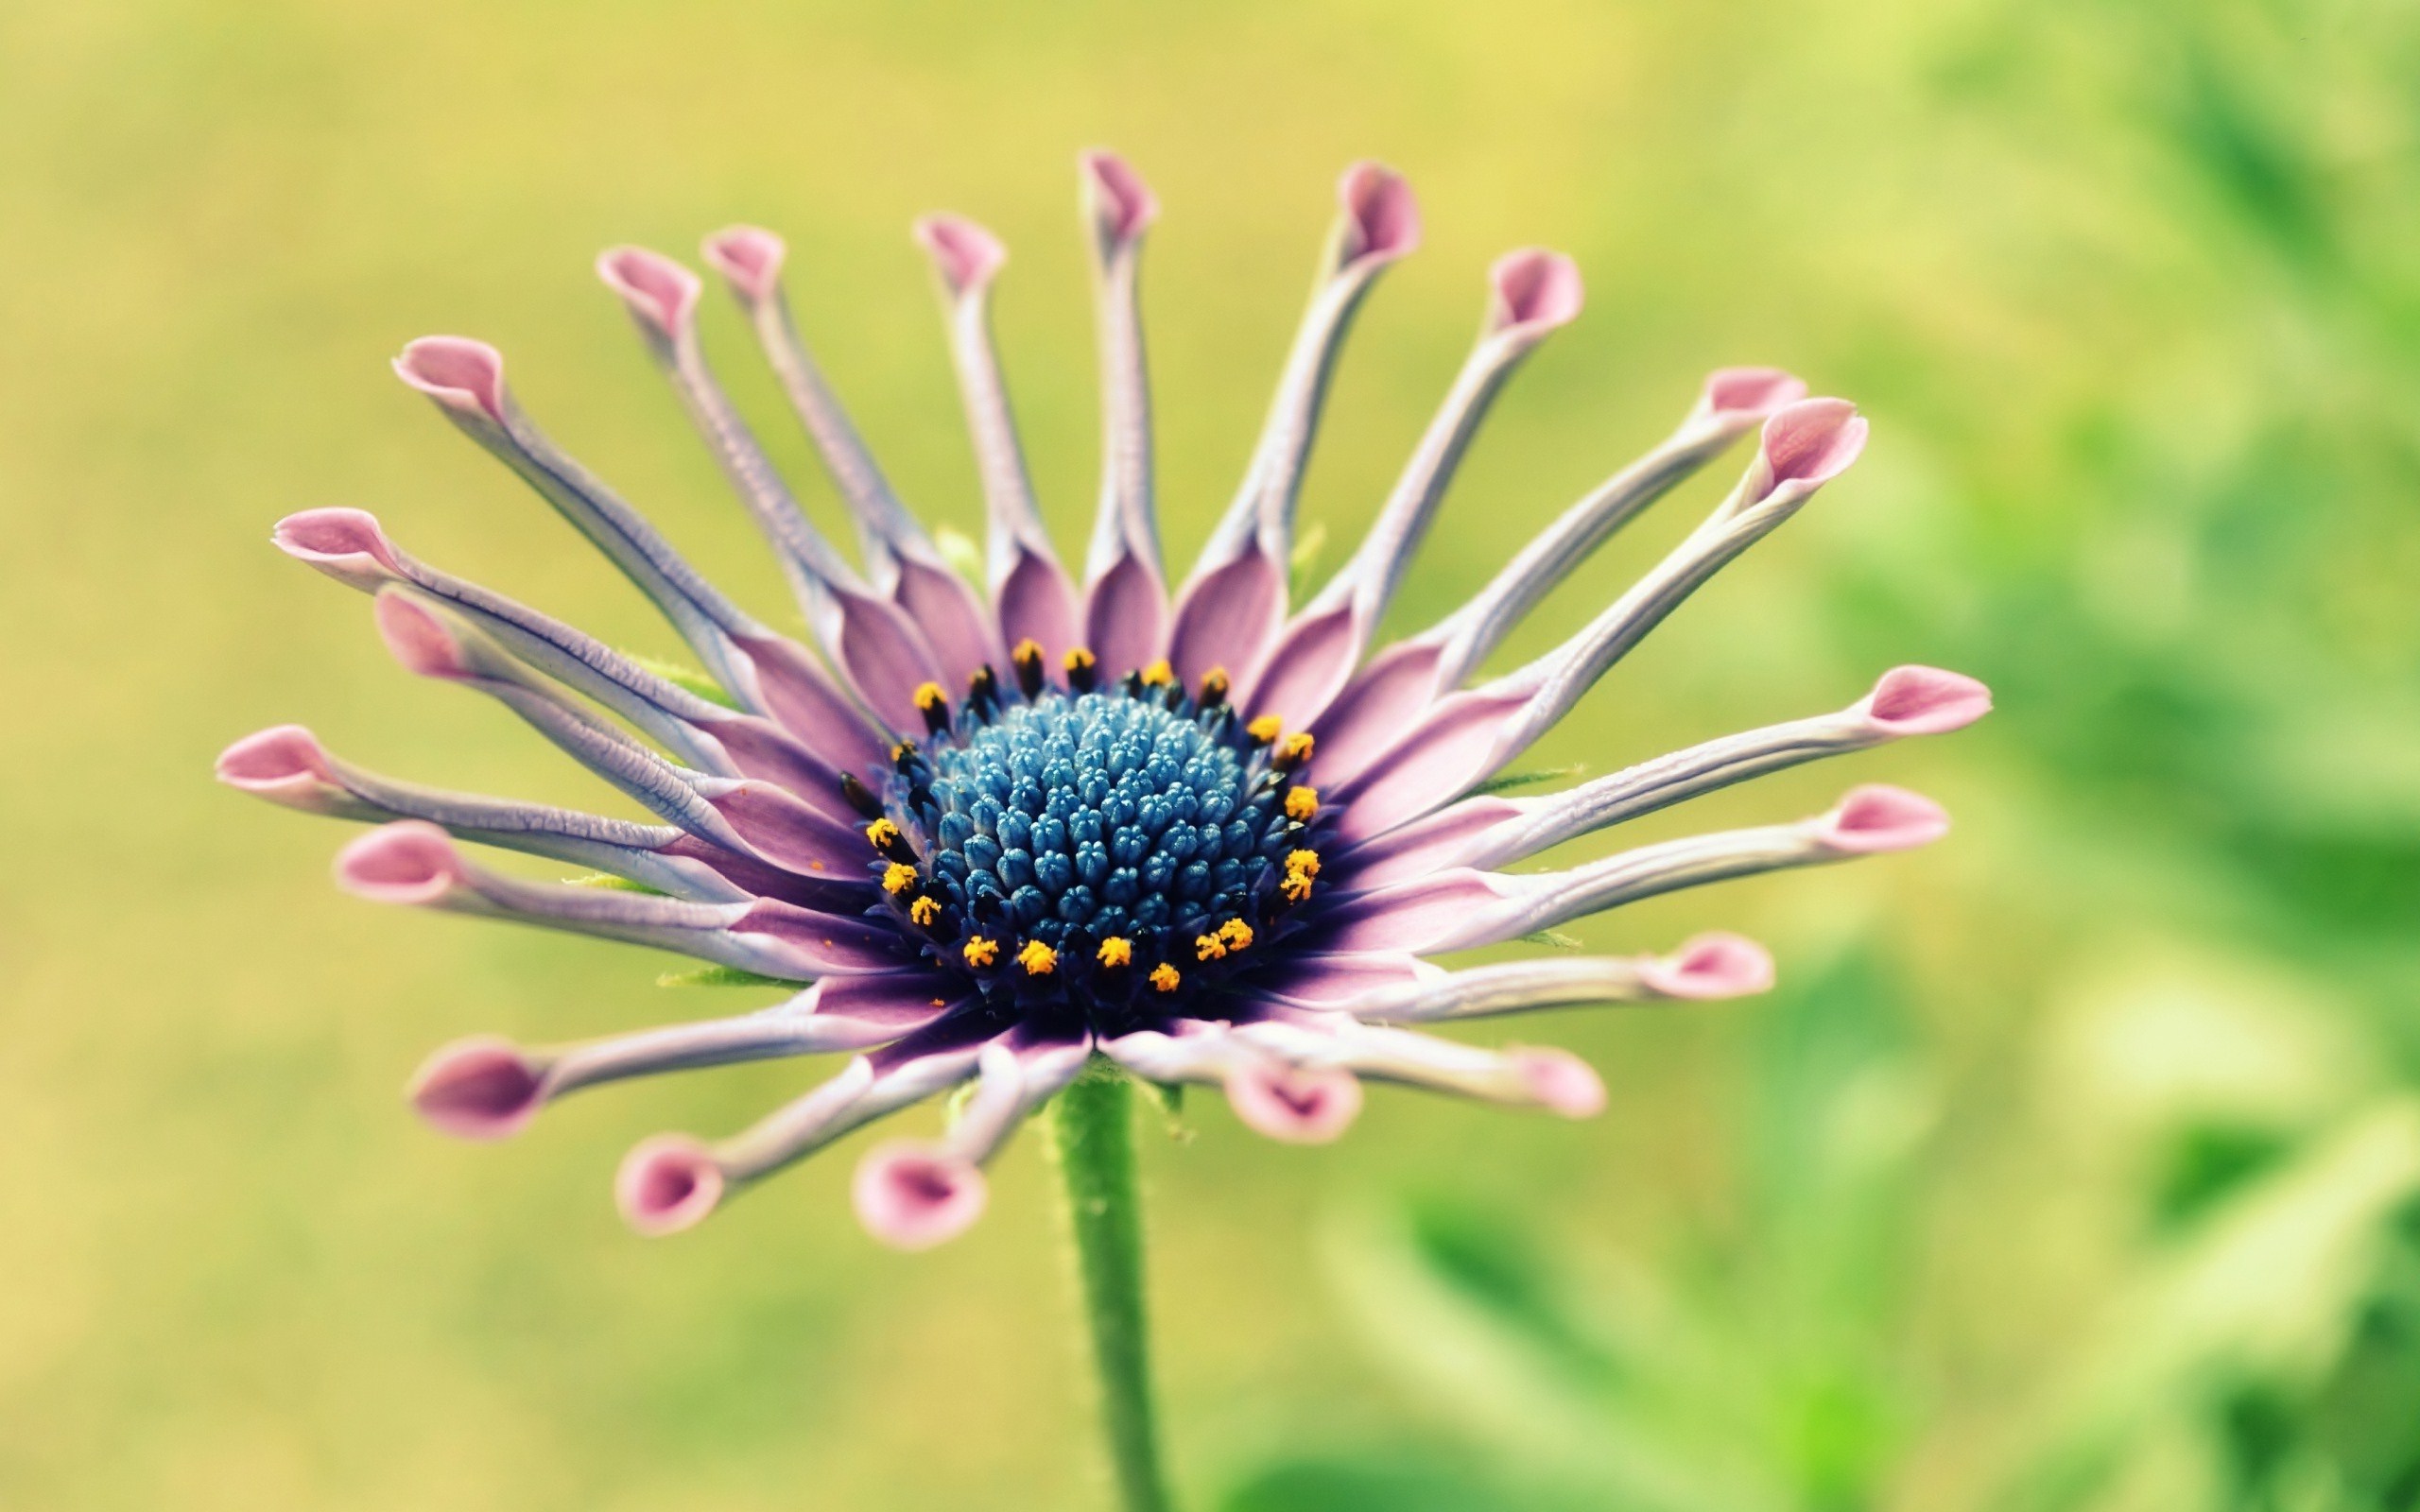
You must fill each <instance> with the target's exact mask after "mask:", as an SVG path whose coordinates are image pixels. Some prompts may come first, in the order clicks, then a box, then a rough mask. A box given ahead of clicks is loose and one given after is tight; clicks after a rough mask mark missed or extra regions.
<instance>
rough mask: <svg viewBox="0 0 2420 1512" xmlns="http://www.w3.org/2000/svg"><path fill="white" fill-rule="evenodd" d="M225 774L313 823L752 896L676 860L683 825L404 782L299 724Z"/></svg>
mask: <svg viewBox="0 0 2420 1512" xmlns="http://www.w3.org/2000/svg"><path fill="white" fill-rule="evenodd" d="M217 775H218V780H219V781H220V782H225V783H226V784H227V785H229V786H230V787H233V788H235V789H236V790H238V791H239V792H245V793H250V794H251V795H252V796H253V797H255V798H260V799H267V800H268V801H269V802H272V803H276V804H279V805H281V806H283V807H285V808H291V809H298V810H301V811H302V812H303V813H306V814H319V815H323V816H328V817H331V818H339V819H353V820H358V821H364V822H369V823H377V824H384V823H388V822H390V821H392V820H396V819H421V820H425V821H426V822H428V823H431V824H435V825H438V826H440V827H441V828H442V829H443V830H444V831H445V832H446V833H448V834H451V835H453V836H454V837H456V838H457V839H462V840H471V841H475V842H476V843H478V844H481V845H493V846H500V847H502V848H504V849H506V850H510V851H527V852H528V853H529V854H531V855H541V856H548V857H551V858H553V859H555V860H558V861H566V862H569V863H571V864H573V865H575V866H580V867H586V868H591V869H594V870H597V871H604V872H610V873H612V874H613V875H614V876H617V877H622V878H625V879H627V880H629V881H631V882H636V883H640V884H642V885H647V886H649V887H653V888H655V889H656V890H657V891H659V892H665V893H669V894H671V895H673V896H675V897H679V898H689V899H693V900H696V901H698V902H732V901H735V900H737V899H740V898H744V897H746V896H747V894H746V893H745V892H744V891H742V890H741V889H740V888H739V887H737V886H735V885H733V884H731V883H730V882H728V881H726V880H724V878H723V877H722V876H721V874H719V873H718V872H717V871H716V870H715V869H714V868H713V867H712V865H711V864H709V863H708V862H707V861H705V860H701V859H698V858H692V857H687V856H680V855H674V854H669V853H667V852H668V851H669V850H670V848H671V847H673V846H674V845H675V844H676V843H678V842H679V841H680V840H681V839H682V838H683V835H684V833H686V832H684V831H683V830H681V829H680V828H679V827H677V826H674V825H661V824H637V823H633V822H631V820H628V819H615V818H608V817H605V816H602V815H596V814H581V813H579V812H577V811H575V810H570V809H557V808H549V807H547V806H545V805H544V804H538V803H520V802H515V801H512V800H510V799H494V798H484V797H480V796H478V795H476V794H470V793H448V792H444V791H441V790H440V789H437V788H429V787H421V786H418V785H416V784H413V783H409V782H396V781H395V780H394V779H392V778H389V777H381V776H379V775H378V774H376V773H374V772H370V771H366V770H364V769H362V768H361V767H358V766H355V765H352V764H351V763H349V762H342V761H339V760H337V758H336V757H335V756H333V755H331V754H329V752H328V751H327V749H326V747H322V746H321V745H320V742H319V740H318V738H317V737H316V736H314V735H313V734H312V733H311V732H310V731H309V730H305V729H303V728H302V726H300V725H280V726H277V727H275V728H274V729H270V730H262V731H260V732H259V733H257V734H253V735H248V736H246V737H245V738H243V739H242V740H239V741H237V742H236V743H235V744H234V745H233V746H230V747H227V749H226V751H225V752H223V753H222V754H221V755H220V756H219V758H218V767H217ZM714 849H715V850H716V851H719V850H720V848H719V847H717V848H714ZM735 858H736V857H735ZM717 859H718V858H717Z"/></svg>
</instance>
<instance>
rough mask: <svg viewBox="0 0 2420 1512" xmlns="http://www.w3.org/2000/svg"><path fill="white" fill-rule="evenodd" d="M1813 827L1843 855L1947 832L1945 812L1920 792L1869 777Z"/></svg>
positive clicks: (1909, 845)
mask: <svg viewBox="0 0 2420 1512" xmlns="http://www.w3.org/2000/svg"><path fill="white" fill-rule="evenodd" d="M1814 830H1815V833H1816V834H1817V836H1818V837H1819V838H1820V839H1822V840H1823V841H1824V843H1826V844H1828V845H1829V846H1831V847H1832V848H1833V849H1834V850H1835V851H1839V852H1841V853H1842V854H1844V855H1879V854H1882V853H1883V852H1885V851H1912V850H1914V849H1915V848H1916V847H1918V846H1924V845H1930V844H1932V843H1933V842H1934V841H1935V840H1938V839H1940V838H1941V837H1942V836H1943V835H1945V834H1947V833H1949V815H1948V814H1947V813H1946V812H1945V811H1944V810H1943V808H1942V806H1941V805H1940V804H1938V803H1935V802H1934V801H1933V800H1932V799H1928V798H1926V797H1925V796H1924V795H1923V794H1921V793H1910V792H1909V791H1908V790H1907V789H1906V788H1904V787H1889V786H1885V785H1882V784H1880V783H1875V784H1872V785H1869V786H1865V787H1860V788H1857V789H1855V790H1853V791H1851V792H1850V793H1849V795H1848V796H1847V797H1846V798H1843V799H1841V801H1840V803H1839V804H1838V806H1836V807H1835V808H1833V809H1832V811H1831V812H1830V813H1828V814H1825V815H1824V816H1823V817H1821V818H1820V819H1817V820H1816V821H1814Z"/></svg>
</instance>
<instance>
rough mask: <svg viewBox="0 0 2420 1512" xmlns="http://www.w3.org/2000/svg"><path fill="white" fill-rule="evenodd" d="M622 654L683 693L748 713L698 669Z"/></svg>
mask: <svg viewBox="0 0 2420 1512" xmlns="http://www.w3.org/2000/svg"><path fill="white" fill-rule="evenodd" d="M622 654H623V655H624V656H626V657H629V658H630V659H631V661H632V662H637V663H638V665H639V669H640V670H641V671H644V672H652V673H654V674H655V675H656V676H657V677H659V678H662V679H664V680H665V681H666V682H668V683H670V684H672V685H673V686H674V687H676V688H679V689H680V690H681V691H682V692H683V693H694V694H696V695H697V696H699V697H700V698H703V699H704V700H706V702H708V703H715V704H720V705H722V706H723V707H724V708H725V709H729V710H733V711H735V712H736V713H747V711H746V710H745V709H741V708H740V707H739V700H738V699H736V698H735V697H733V696H731V695H730V694H729V693H728V692H726V691H724V689H723V685H722V684H721V683H719V682H717V681H716V680H715V679H712V678H710V677H708V676H706V675H705V674H704V673H702V672H700V671H699V670H698V669H697V668H696V667H692V666H683V665H682V664H681V663H680V662H665V661H661V660H659V659H657V658H655V657H651V656H640V655H638V654H637V653H635V652H631V651H625V652H623V653H622Z"/></svg>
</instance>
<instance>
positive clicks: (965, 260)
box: [916, 215, 1009, 295]
mask: <svg viewBox="0 0 2420 1512" xmlns="http://www.w3.org/2000/svg"><path fill="white" fill-rule="evenodd" d="M916 244H917V245H918V246H920V247H922V248H924V249H925V252H926V253H927V254H929V255H930V256H931V258H932V260H933V266H934V267H935V268H936V269H938V270H939V271H940V273H941V276H942V283H946V284H948V285H949V291H950V293H951V294H952V295H960V294H969V293H973V292H974V291H976V290H978V289H982V288H985V287H988V286H989V285H990V284H991V282H992V278H993V275H994V274H996V273H997V272H999V270H1000V265H1001V264H1003V263H1006V262H1007V261H1008V260H1009V250H1008V249H1007V248H1005V247H1002V246H1001V245H1000V239H999V238H998V237H997V236H994V235H993V234H992V233H991V232H988V231H985V230H984V229H983V228H982V227H980V226H978V225H977V224H976V223H975V222H973V221H971V220H968V219H967V218H966V217H964V216H963V215H926V216H925V218H924V219H922V220H919V221H918V222H916Z"/></svg>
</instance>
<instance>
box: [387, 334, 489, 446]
mask: <svg viewBox="0 0 2420 1512" xmlns="http://www.w3.org/2000/svg"><path fill="white" fill-rule="evenodd" d="M395 376H397V377H399V378H401V379H402V380H403V381H404V382H406V383H407V384H409V385H411V386H412V387H414V388H417V389H419V390H420V391H421V392H422V393H423V394H426V395H427V396H428V397H429V398H431V399H434V400H436V401H437V402H438V403H439V404H442V405H444V406H445V407H446V408H448V409H451V410H455V411H457V412H459V413H468V412H470V411H472V410H476V411H478V412H479V413H480V414H482V415H484V416H486V417H487V418H488V419H489V420H492V421H495V422H496V423H497V424H499V425H501V424H503V423H504V354H503V353H502V352H498V351H496V350H495V348H493V347H492V346H489V345H488V344H487V343H486V342H484V341H474V340H472V339H471V338H470V337H468V336H423V337H421V338H420V339H419V340H417V341H414V342H412V343H410V344H409V345H407V346H406V347H405V348H404V350H403V352H402V354H401V355H399V356H398V357H396V358H395Z"/></svg>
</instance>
